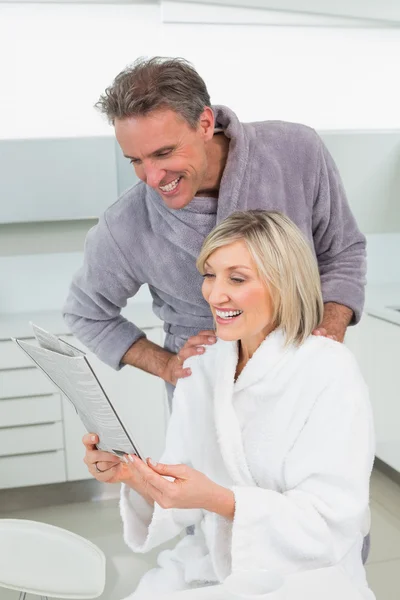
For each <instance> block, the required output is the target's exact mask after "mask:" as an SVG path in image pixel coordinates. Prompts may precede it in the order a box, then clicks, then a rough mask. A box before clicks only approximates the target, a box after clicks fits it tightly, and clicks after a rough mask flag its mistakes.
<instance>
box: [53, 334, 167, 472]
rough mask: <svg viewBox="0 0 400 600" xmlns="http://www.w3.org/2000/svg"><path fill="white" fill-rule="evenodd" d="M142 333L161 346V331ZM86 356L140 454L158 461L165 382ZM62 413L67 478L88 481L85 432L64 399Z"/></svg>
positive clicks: (129, 368) (163, 412)
mask: <svg viewBox="0 0 400 600" xmlns="http://www.w3.org/2000/svg"><path fill="white" fill-rule="evenodd" d="M145 332H146V335H147V338H148V339H149V340H150V341H152V342H154V343H156V344H159V345H162V340H163V332H162V329H161V328H154V329H148V330H145ZM63 338H64V339H65V340H66V341H70V342H71V343H72V344H74V345H76V346H79V347H81V348H82V344H80V343H79V342H78V341H77V340H74V339H72V336H71V337H70V336H68V337H67V336H63ZM87 355H88V358H89V361H90V363H91V365H92V367H93V369H94V371H95V373H96V375H97V377H98V378H99V380H100V382H101V384H102V386H103V387H104V389H105V391H106V393H107V395H108V396H109V398H110V400H111V402H112V403H113V405H114V407H115V409H116V411H117V413H118V415H119V416H120V418H121V420H122V422H123V423H124V425H125V427H126V429H127V430H128V431H129V433H130V435H131V437H132V439H133V440H134V441H135V442H136V443H137V444H138V446H139V449H140V450H141V452H142V453H143V455H144V456H145V457H147V456H151V457H152V458H153V457H154V458H155V459H156V460H157V459H159V458H160V456H161V454H162V452H163V449H164V441H165V429H166V412H165V409H166V402H165V386H164V382H163V381H162V380H161V379H159V378H158V377H154V376H153V375H149V374H148V373H144V372H143V371H140V370H139V369H135V368H134V367H129V366H126V367H124V368H123V369H121V370H120V371H114V370H113V369H111V368H110V367H108V366H107V365H105V364H104V363H102V362H101V361H100V360H99V359H98V358H97V357H96V356H94V355H93V354H92V353H91V352H87ZM63 411H64V432H65V450H66V463H67V479H68V480H70V481H71V480H77V479H87V478H88V477H90V475H89V473H88V470H87V467H86V465H85V464H84V463H83V457H84V447H83V444H82V436H83V435H84V434H85V433H86V431H85V429H84V427H83V425H82V424H81V422H80V420H79V418H78V416H77V415H76V413H75V409H74V408H73V407H72V405H71V403H70V402H69V401H68V400H67V399H66V398H64V399H63Z"/></svg>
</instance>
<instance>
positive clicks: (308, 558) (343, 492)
mask: <svg viewBox="0 0 400 600" xmlns="http://www.w3.org/2000/svg"><path fill="white" fill-rule="evenodd" d="M346 358H347V359H348V361H349V362H351V365H343V369H340V368H339V366H338V368H337V370H338V372H339V375H338V376H337V379H336V380H335V381H332V380H331V382H330V383H329V384H327V385H326V387H325V388H324V389H323V391H322V392H321V394H320V396H319V397H318V398H317V399H316V401H315V403H314V405H313V409H312V411H311V413H310V414H309V417H308V418H307V420H306V421H305V424H304V427H303V428H302V429H301V431H300V433H299V434H298V437H297V439H296V440H295V443H294V444H293V446H292V448H291V450H290V452H289V453H288V454H287V456H286V460H285V462H284V465H283V474H284V482H285V483H284V486H283V490H282V492H276V491H272V490H268V489H262V488H260V487H256V486H254V487H248V486H243V487H233V488H232V489H233V492H234V495H235V516H234V520H233V523H232V524H231V525H230V527H229V526H228V523H227V521H226V519H223V518H221V517H219V516H217V517H215V519H216V521H217V527H216V532H215V554H216V556H217V561H218V562H219V563H220V564H221V565H223V564H224V563H225V564H226V558H224V555H225V556H226V554H227V553H228V552H229V550H230V559H231V567H232V569H233V570H240V569H256V568H259V569H272V570H277V571H279V572H281V573H282V574H289V573H292V572H295V571H298V570H301V569H317V568H321V567H326V566H330V565H334V564H336V563H337V562H338V561H340V560H341V559H342V558H343V557H344V556H345V555H346V554H347V552H348V551H349V550H350V548H351V547H352V546H353V544H354V543H355V541H354V540H355V539H359V541H360V544H361V543H362V537H363V535H365V534H366V533H367V532H368V520H369V509H368V504H369V478H370V473H371V469H372V464H373V460H374V435H373V425H372V416H371V409H370V406H369V402H368V393H367V389H366V387H365V384H364V382H363V380H362V377H361V375H360V374H359V372H358V367H357V366H356V365H355V362H352V357H351V356H350V355H349V354H347V353H346V354H345V359H346ZM331 367H332V374H333V373H334V372H335V368H334V362H332V363H331ZM266 458H267V457H266ZM260 460H262V457H260ZM223 539H225V549H224V548H223V541H222V540H223ZM360 553H361V550H360ZM221 557H222V559H221ZM220 572H221V571H220ZM226 574H227V573H226V572H225V573H224V575H225V576H226Z"/></svg>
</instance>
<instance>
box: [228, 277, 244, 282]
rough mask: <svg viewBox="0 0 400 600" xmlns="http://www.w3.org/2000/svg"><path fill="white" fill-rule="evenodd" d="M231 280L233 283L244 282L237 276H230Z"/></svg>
mask: <svg viewBox="0 0 400 600" xmlns="http://www.w3.org/2000/svg"><path fill="white" fill-rule="evenodd" d="M231 281H234V282H235V283H244V279H239V277H231Z"/></svg>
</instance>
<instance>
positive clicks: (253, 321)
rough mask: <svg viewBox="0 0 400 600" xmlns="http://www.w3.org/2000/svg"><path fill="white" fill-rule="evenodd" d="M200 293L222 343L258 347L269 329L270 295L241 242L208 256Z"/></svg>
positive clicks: (270, 315)
mask: <svg viewBox="0 0 400 600" xmlns="http://www.w3.org/2000/svg"><path fill="white" fill-rule="evenodd" d="M202 291H203V296H204V298H205V299H206V301H207V302H208V303H209V304H210V307H211V310H212V313H213V316H214V319H215V322H216V329H217V330H216V334H217V336H218V337H219V338H221V339H222V340H225V341H234V340H242V341H248V342H249V343H250V342H251V344H252V345H253V344H254V341H256V340H257V342H258V344H259V343H261V342H262V341H263V340H264V339H265V337H266V336H267V335H268V333H269V332H270V331H271V329H272V328H273V327H272V315H273V306H272V300H271V295H270V293H269V290H268V288H267V286H266V285H265V283H264V282H263V281H262V280H261V279H260V276H259V274H258V271H257V267H256V265H255V263H254V261H253V259H252V257H251V255H250V253H249V251H248V249H247V246H246V244H245V242H242V241H237V242H234V243H232V244H229V245H228V246H223V247H222V248H218V250H215V252H213V253H212V254H211V255H210V256H209V258H208V260H207V262H206V263H205V268H204V282H203V288H202Z"/></svg>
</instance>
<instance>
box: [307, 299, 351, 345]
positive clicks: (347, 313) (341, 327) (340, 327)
mask: <svg viewBox="0 0 400 600" xmlns="http://www.w3.org/2000/svg"><path fill="white" fill-rule="evenodd" d="M324 307H325V310H324V318H323V319H322V323H321V325H320V327H318V329H314V331H313V334H314V335H322V336H325V337H328V338H330V339H331V340H335V341H337V342H343V341H344V336H345V334H346V329H347V327H348V326H349V324H350V322H351V319H352V318H353V311H352V310H351V308H348V307H347V306H343V305H342V304H336V303H335V302H327V303H326V304H324Z"/></svg>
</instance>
